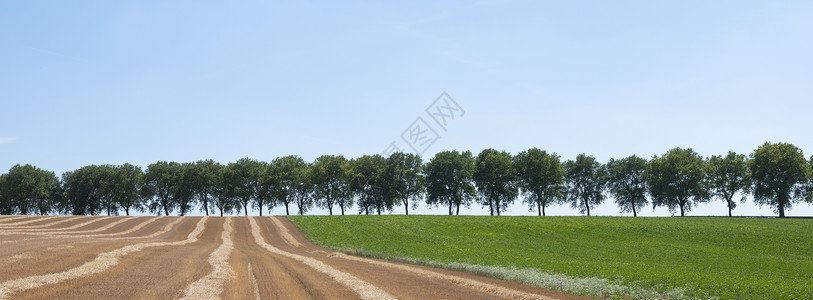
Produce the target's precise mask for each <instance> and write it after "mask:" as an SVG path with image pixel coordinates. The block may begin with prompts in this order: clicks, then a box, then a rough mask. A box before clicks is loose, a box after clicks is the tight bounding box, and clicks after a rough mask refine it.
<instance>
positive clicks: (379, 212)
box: [377, 207, 381, 216]
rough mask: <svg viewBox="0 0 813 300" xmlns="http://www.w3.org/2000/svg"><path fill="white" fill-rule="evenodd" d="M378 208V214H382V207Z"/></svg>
mask: <svg viewBox="0 0 813 300" xmlns="http://www.w3.org/2000/svg"><path fill="white" fill-rule="evenodd" d="M377 209H378V215H379V216H380V215H381V207H377Z"/></svg>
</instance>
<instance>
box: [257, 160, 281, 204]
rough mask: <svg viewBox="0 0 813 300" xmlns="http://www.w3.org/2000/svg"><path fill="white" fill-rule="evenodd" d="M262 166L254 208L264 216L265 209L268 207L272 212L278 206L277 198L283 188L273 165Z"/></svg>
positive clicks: (263, 164) (264, 163) (265, 164)
mask: <svg viewBox="0 0 813 300" xmlns="http://www.w3.org/2000/svg"><path fill="white" fill-rule="evenodd" d="M261 164H262V166H261V167H260V170H259V171H258V178H257V196H256V197H255V198H254V206H255V207H257V209H259V210H260V215H261V216H262V214H263V207H264V206H267V207H268V211H269V212H270V211H271V209H273V208H274V206H276V205H277V203H278V202H279V199H277V196H278V195H279V193H280V189H281V188H282V183H281V182H280V178H279V176H278V174H277V171H276V167H274V164H273V163H270V164H269V163H266V162H261Z"/></svg>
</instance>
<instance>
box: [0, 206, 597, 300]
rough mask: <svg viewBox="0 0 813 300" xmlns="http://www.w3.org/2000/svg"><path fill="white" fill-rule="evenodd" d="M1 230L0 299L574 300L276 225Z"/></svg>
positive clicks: (116, 220) (179, 223)
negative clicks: (317, 239) (360, 252)
mask: <svg viewBox="0 0 813 300" xmlns="http://www.w3.org/2000/svg"><path fill="white" fill-rule="evenodd" d="M4 221H5V222H4ZM0 222H3V224H4V226H0V264H2V265H3V266H4V268H0V299H10V298H14V299H17V298H22V299H48V298H60V299H101V298H104V299H112V298H115V299H133V298H138V299H145V298H148V299H176V298H182V297H183V298H187V299H542V300H545V299H582V298H580V297H575V296H572V295H567V294H562V293H557V292H551V291H547V290H544V289H540V288H536V287H530V286H526V285H522V284H518V283H515V282H508V281H502V280H496V279H491V278H484V277H479V276H474V275H471V274H466V273H460V272H452V271H446V270H439V269H433V268H428V267H422V266H412V265H406V264H400V263H392V262H388V261H382V260H375V259H367V258H360V257H355V256H350V255H346V254H343V253H337V252H333V251H330V250H326V249H323V248H320V247H317V246H315V245H314V244H312V243H311V242H310V241H308V240H307V239H306V238H305V237H304V236H303V235H302V234H301V233H300V232H299V231H298V230H297V229H296V227H295V226H294V225H293V224H292V223H291V222H290V221H288V219H286V218H282V217H249V218H246V217H225V218H224V217H209V218H200V217H31V218H29V217H0ZM15 224H17V225H15ZM33 226H36V227H34V228H32V227H33ZM48 229H52V230H53V231H50V232H49V231H48ZM4 240H5V243H3V241H4Z"/></svg>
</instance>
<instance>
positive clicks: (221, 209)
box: [220, 208, 223, 217]
mask: <svg viewBox="0 0 813 300" xmlns="http://www.w3.org/2000/svg"><path fill="white" fill-rule="evenodd" d="M220 216H221V217H222V216H223V208H220Z"/></svg>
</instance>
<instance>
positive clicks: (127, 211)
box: [124, 207, 130, 217]
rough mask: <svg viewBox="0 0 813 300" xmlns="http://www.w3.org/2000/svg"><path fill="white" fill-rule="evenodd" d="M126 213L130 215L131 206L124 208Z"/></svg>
mask: <svg viewBox="0 0 813 300" xmlns="http://www.w3.org/2000/svg"><path fill="white" fill-rule="evenodd" d="M124 214H126V215H127V216H128V217H129V216H130V208H129V207H125V208H124Z"/></svg>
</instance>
